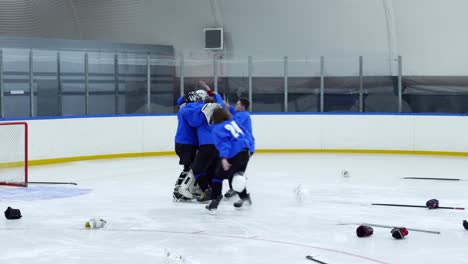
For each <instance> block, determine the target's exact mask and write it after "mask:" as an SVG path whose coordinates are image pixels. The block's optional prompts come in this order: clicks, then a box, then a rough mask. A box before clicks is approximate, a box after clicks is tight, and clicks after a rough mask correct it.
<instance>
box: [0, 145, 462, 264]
mask: <svg viewBox="0 0 468 264" xmlns="http://www.w3.org/2000/svg"><path fill="white" fill-rule="evenodd" d="M467 168H468V159H467V158H454V157H430V156H427V157H418V156H386V155H377V156H372V155H344V154H343V155H331V154H330V155H322V154H320V155H319V154H304V155H292V154H287V155H273V154H256V155H254V157H253V158H252V160H251V163H250V164H249V169H248V175H249V181H248V187H249V189H250V192H251V195H252V200H253V206H252V207H250V208H246V209H242V210H236V209H234V208H233V206H232V203H233V202H234V201H235V200H236V199H233V200H229V201H223V202H222V204H221V205H220V208H219V209H218V212H217V214H216V215H209V214H207V212H206V210H205V209H204V207H205V205H201V204H196V203H174V202H173V201H172V197H171V193H172V189H173V185H174V182H175V180H176V178H177V176H178V174H179V172H180V167H179V166H178V165H177V159H176V157H151V158H134V159H119V160H104V161H86V162H75V163H67V164H60V165H51V166H39V167H31V172H30V181H72V182H77V183H78V185H77V186H71V185H70V186H50V185H49V186H41V185H30V187H29V188H28V191H26V190H24V189H23V188H9V187H1V188H0V209H2V208H5V209H6V207H7V206H11V207H14V208H19V209H21V211H22V214H23V218H22V219H20V220H6V219H5V218H3V217H2V219H3V220H0V234H1V235H0V245H2V250H1V251H0V263H11V264H17V263H28V264H31V263H64V264H66V263H99V264H107V263H109V264H110V263H112V264H118V263H125V264H127V263H133V264H137V263H202V264H205V263H206V264H214V263H235V264H240V263H265V264H273V263H281V264H283V263H289V264H292V263H311V264H313V263H314V262H312V261H310V260H307V259H306V258H305V256H306V255H312V256H314V257H316V258H317V259H319V260H321V261H323V262H325V263H328V264H339V263H343V264H344V263H437V264H440V263H468V250H467V249H466V245H467V244H468V231H467V230H464V229H463V226H462V221H463V219H467V218H468V216H467V212H466V211H460V210H442V209H438V210H428V209H425V208H399V207H378V206H372V205H370V204H371V203H397V204H418V205H425V203H426V201H427V200H429V199H431V198H436V199H438V200H439V201H440V205H441V206H460V207H468V191H467V190H468V181H460V182H445V181H421V180H403V179H401V178H402V177H411V176H415V177H446V178H464V179H468V175H467ZM342 170H347V171H349V173H350V177H349V178H345V177H343V176H342V175H341V172H342ZM298 185H301V186H302V189H303V190H304V193H305V194H304V196H303V200H302V202H299V201H298V200H297V199H296V194H295V193H294V191H293V190H294V189H295V188H296V187H297V186H298ZM51 194H53V195H51ZM61 194H63V195H61ZM2 210H3V209H2ZM90 218H103V219H105V220H107V222H108V223H107V225H106V226H105V228H103V229H97V230H86V229H85V228H84V224H85V221H87V220H88V219H90ZM363 222H366V223H373V224H381V225H391V226H405V227H407V228H419V229H427V230H433V231H440V232H441V234H440V235H437V234H430V233H421V232H413V231H410V233H409V235H408V236H407V237H406V238H405V239H403V240H395V239H393V238H392V236H391V234H390V229H386V228H374V235H373V236H371V237H367V238H358V237H356V235H355V229H356V227H357V224H354V223H363ZM348 224H349V225H348ZM168 255H169V256H168Z"/></svg>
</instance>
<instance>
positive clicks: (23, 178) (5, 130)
mask: <svg viewBox="0 0 468 264" xmlns="http://www.w3.org/2000/svg"><path fill="white" fill-rule="evenodd" d="M0 185H10V186H23V187H27V186H28V124H27V123H26V122H3V123H2V122H0Z"/></svg>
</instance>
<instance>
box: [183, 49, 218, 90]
mask: <svg viewBox="0 0 468 264" xmlns="http://www.w3.org/2000/svg"><path fill="white" fill-rule="evenodd" d="M213 62H214V60H213V57H208V56H207V55H200V56H195V55H193V56H191V57H189V58H187V57H184V72H183V74H184V92H187V91H195V90H198V89H202V87H201V86H200V85H199V83H198V81H204V82H205V83H206V84H208V86H210V87H211V88H212V89H214V85H213V84H214V66H213Z"/></svg>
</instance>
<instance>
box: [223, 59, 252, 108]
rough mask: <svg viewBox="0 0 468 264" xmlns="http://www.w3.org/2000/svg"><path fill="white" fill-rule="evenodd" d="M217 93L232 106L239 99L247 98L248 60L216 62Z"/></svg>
mask: <svg viewBox="0 0 468 264" xmlns="http://www.w3.org/2000/svg"><path fill="white" fill-rule="evenodd" d="M218 74H219V75H218V76H219V77H218V92H219V93H220V94H221V96H223V98H224V100H225V101H226V102H227V103H229V104H231V105H234V104H235V103H236V102H237V100H238V99H239V98H241V97H245V98H248V97H249V78H248V75H249V74H248V58H247V57H245V58H243V59H220V60H219V61H218Z"/></svg>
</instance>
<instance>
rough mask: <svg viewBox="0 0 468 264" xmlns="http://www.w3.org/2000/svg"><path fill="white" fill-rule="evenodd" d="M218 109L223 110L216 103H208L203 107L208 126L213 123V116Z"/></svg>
mask: <svg viewBox="0 0 468 264" xmlns="http://www.w3.org/2000/svg"><path fill="white" fill-rule="evenodd" d="M218 108H221V105H219V104H216V103H208V104H205V105H204V106H203V108H202V113H203V114H204V115H205V118H206V122H207V123H208V124H211V123H212V120H211V117H212V116H213V112H214V110H215V109H218Z"/></svg>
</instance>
